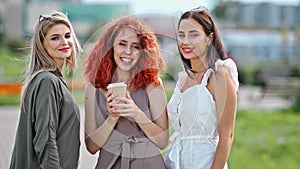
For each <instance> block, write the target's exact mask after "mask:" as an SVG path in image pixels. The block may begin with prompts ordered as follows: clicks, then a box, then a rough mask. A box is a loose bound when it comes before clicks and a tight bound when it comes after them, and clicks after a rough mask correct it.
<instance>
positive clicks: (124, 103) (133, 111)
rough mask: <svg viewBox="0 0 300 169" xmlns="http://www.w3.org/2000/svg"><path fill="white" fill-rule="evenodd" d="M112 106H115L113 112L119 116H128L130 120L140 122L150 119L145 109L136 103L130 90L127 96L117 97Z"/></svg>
mask: <svg viewBox="0 0 300 169" xmlns="http://www.w3.org/2000/svg"><path fill="white" fill-rule="evenodd" d="M112 106H113V107H114V108H113V109H112V112H113V113H117V114H118V115H119V116H122V117H126V118H127V119H129V120H133V121H135V122H138V123H146V122H149V121H150V120H149V119H148V118H147V117H146V115H145V114H144V113H143V111H142V110H141V109H140V108H139V107H138V106H137V105H136V104H135V103H134V101H133V99H132V98H131V96H130V94H129V92H128V91H127V92H126V97H117V98H116V99H115V103H113V104H112Z"/></svg>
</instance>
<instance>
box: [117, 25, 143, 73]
mask: <svg viewBox="0 0 300 169" xmlns="http://www.w3.org/2000/svg"><path fill="white" fill-rule="evenodd" d="M141 49H142V47H141V44H140V40H139V39H138V38H137V33H135V32H134V31H133V30H132V29H130V28H124V29H123V30H121V31H120V33H119V34H118V35H117V36H116V38H115V41H114V48H113V50H114V60H115V62H116V64H117V66H118V68H117V69H118V70H119V71H125V72H126V71H130V70H131V69H132V68H133V67H134V66H135V65H136V63H137V62H138V60H139V58H140V55H141Z"/></svg>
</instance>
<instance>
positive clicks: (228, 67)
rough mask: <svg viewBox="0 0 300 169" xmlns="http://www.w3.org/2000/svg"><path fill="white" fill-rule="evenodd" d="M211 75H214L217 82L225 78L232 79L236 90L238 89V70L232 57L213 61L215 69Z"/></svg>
mask: <svg viewBox="0 0 300 169" xmlns="http://www.w3.org/2000/svg"><path fill="white" fill-rule="evenodd" d="M212 76H213V77H215V79H216V81H217V82H218V81H220V80H225V79H226V80H229V81H233V83H234V86H235V88H236V90H238V87H239V82H238V71H237V66H236V63H235V62H234V61H233V60H232V59H230V58H229V59H225V60H217V61H216V63H215V71H214V73H213V75H212ZM227 82H228V81H227Z"/></svg>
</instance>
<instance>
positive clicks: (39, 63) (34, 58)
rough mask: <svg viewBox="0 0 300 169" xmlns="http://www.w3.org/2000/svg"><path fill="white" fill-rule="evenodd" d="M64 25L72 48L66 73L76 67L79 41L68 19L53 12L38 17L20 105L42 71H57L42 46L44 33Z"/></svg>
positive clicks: (61, 14) (60, 13) (79, 48)
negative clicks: (67, 30) (30, 85)
mask: <svg viewBox="0 0 300 169" xmlns="http://www.w3.org/2000/svg"><path fill="white" fill-rule="evenodd" d="M58 24H64V25H66V26H67V27H68V28H69V29H70V32H71V38H72V40H73V47H72V53H71V56H70V57H69V58H68V59H67V60H66V69H67V71H73V70H74V69H75V67H76V66H77V58H76V56H77V52H81V51H82V49H81V47H80V44H79V41H78V39H77V37H76V34H75V32H74V29H73V27H72V25H71V23H70V21H69V19H68V17H67V16H66V15H65V14H63V13H62V12H58V11H54V12H53V13H52V14H51V15H40V17H39V20H38V22H37V23H36V25H35V29H34V34H33V37H32V40H31V53H30V57H29V64H28V66H27V70H26V72H25V74H24V77H23V88H22V91H21V103H22V105H23V103H24V101H25V96H26V93H27V89H28V86H29V84H30V82H31V81H32V79H34V77H35V76H36V75H37V74H38V73H40V72H43V71H54V70H56V69H57V66H56V63H55V61H54V59H53V58H52V57H51V56H50V55H49V54H48V52H47V51H46V50H45V48H44V46H43V42H44V40H45V35H46V33H47V32H48V31H49V30H50V29H51V28H52V27H53V26H55V25H58Z"/></svg>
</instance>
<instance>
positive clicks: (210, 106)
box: [165, 59, 239, 169]
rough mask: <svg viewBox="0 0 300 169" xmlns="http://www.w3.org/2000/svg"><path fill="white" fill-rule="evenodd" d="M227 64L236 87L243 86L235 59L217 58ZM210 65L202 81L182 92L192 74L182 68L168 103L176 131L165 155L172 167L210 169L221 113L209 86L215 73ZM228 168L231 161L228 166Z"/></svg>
mask: <svg viewBox="0 0 300 169" xmlns="http://www.w3.org/2000/svg"><path fill="white" fill-rule="evenodd" d="M218 65H224V66H225V67H227V68H228V69H229V72H230V74H231V77H232V79H233V82H234V84H235V87H236V91H237V89H238V86H239V82H238V72H237V68H236V65H235V63H234V62H233V60H231V59H226V60H223V61H222V60H217V61H216V63H215V68H217V66H218ZM213 72H214V70H213V69H208V70H207V71H206V72H205V74H204V76H203V79H202V81H201V83H200V84H198V85H195V86H192V87H190V88H188V89H186V90H185V91H183V92H181V87H182V84H183V83H184V81H185V80H186V78H187V77H188V75H187V74H186V72H180V73H179V78H178V82H177V84H176V87H175V89H174V93H173V95H172V97H171V99H170V101H169V103H168V116H169V120H170V123H171V125H172V128H173V129H174V133H173V135H172V136H171V137H170V142H171V145H170V147H169V149H168V150H167V152H166V155H165V163H166V166H167V168H170V169H185V168H186V169H210V167H211V165H212V162H213V159H214V154H215V151H216V147H217V144H218V140H219V139H218V138H219V134H218V130H217V113H216V105H215V101H214V100H213V97H212V95H211V93H210V92H209V91H208V89H207V88H206V85H207V81H208V79H209V77H210V75H211V73H213ZM224 169H227V164H226V166H225V167H224Z"/></svg>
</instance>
